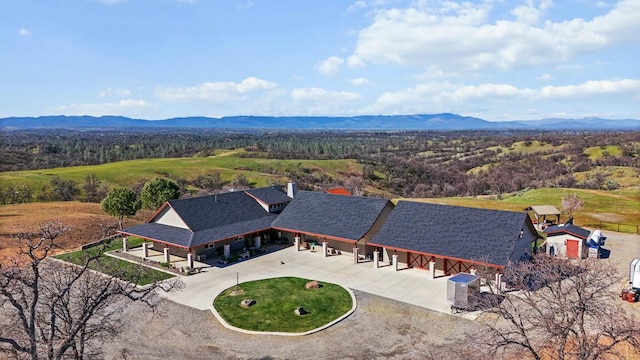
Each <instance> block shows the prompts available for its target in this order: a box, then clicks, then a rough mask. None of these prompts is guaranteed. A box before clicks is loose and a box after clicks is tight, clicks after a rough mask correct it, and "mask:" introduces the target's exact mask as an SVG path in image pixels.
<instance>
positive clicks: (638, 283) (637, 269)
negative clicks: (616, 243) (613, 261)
mask: <svg viewBox="0 0 640 360" xmlns="http://www.w3.org/2000/svg"><path fill="white" fill-rule="evenodd" d="M629 284H631V287H632V288H634V289H640V259H633V260H631V264H629Z"/></svg>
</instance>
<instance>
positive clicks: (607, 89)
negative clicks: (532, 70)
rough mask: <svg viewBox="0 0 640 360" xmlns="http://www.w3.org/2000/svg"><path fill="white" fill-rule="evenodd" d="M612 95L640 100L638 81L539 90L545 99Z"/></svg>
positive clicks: (599, 81)
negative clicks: (625, 95)
mask: <svg viewBox="0 0 640 360" xmlns="http://www.w3.org/2000/svg"><path fill="white" fill-rule="evenodd" d="M614 94H617V95H622V94H630V95H635V96H636V97H638V98H639V99H640V80H632V79H621V80H590V81H585V82H583V83H582V84H578V85H565V86H545V87H543V88H542V89H540V96H542V97H546V98H558V97H563V98H585V97H589V96H591V95H614Z"/></svg>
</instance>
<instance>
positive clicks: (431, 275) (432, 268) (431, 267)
mask: <svg viewBox="0 0 640 360" xmlns="http://www.w3.org/2000/svg"><path fill="white" fill-rule="evenodd" d="M429 278H430V279H431V280H433V279H435V278H436V261H435V260H433V259H431V261H429Z"/></svg>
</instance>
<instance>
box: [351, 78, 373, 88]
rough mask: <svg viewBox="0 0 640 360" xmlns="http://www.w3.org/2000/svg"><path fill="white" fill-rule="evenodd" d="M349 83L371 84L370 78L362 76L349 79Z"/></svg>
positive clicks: (358, 84) (357, 84)
mask: <svg viewBox="0 0 640 360" xmlns="http://www.w3.org/2000/svg"><path fill="white" fill-rule="evenodd" d="M349 83H350V84H351V85H356V86H364V85H373V82H372V81H371V80H369V79H367V78H363V77H359V78H357V79H349Z"/></svg>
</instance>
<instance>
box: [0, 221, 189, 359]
mask: <svg viewBox="0 0 640 360" xmlns="http://www.w3.org/2000/svg"><path fill="white" fill-rule="evenodd" d="M67 230H68V228H66V227H64V226H63V225H62V224H61V223H59V222H58V223H48V224H45V225H43V226H40V228H39V230H38V231H35V232H25V233H20V234H18V235H16V240H17V241H18V244H19V246H20V253H19V257H16V258H14V259H13V260H12V261H11V262H10V263H8V262H5V263H2V264H0V265H1V266H0V305H2V306H0V322H1V323H0V325H1V326H0V353H4V354H6V355H12V357H15V358H25V357H26V358H30V359H39V358H47V359H61V358H67V357H73V358H76V359H82V358H84V357H95V356H97V355H98V353H97V352H96V351H98V350H99V346H100V344H102V343H104V341H105V340H107V339H108V338H109V337H112V336H114V335H116V334H117V332H118V329H119V327H120V324H121V321H119V318H118V317H119V314H120V313H121V312H122V311H123V310H124V309H125V308H126V307H127V306H128V305H129V304H130V303H131V302H132V301H137V302H142V303H146V304H148V305H149V306H150V307H151V309H155V308H157V306H158V305H159V304H160V298H159V297H158V296H157V292H158V291H159V290H165V291H171V290H172V289H173V288H174V287H175V286H176V285H177V282H175V281H173V282H165V283H153V284H151V285H150V286H146V287H144V288H141V287H138V286H136V284H135V283H134V282H129V281H123V280H120V279H119V278H117V277H116V276H106V275H104V274H99V273H97V272H94V271H89V267H88V266H89V264H90V263H92V262H95V261H98V256H99V255H95V256H90V257H88V258H86V259H85V262H84V265H83V266H76V265H72V264H68V263H63V262H60V261H56V260H52V259H50V258H48V256H49V255H50V254H51V252H52V250H53V249H55V248H56V239H58V238H59V237H61V236H63V234H64V233H65V232H66V231H67ZM120 275H121V274H120Z"/></svg>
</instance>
